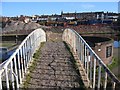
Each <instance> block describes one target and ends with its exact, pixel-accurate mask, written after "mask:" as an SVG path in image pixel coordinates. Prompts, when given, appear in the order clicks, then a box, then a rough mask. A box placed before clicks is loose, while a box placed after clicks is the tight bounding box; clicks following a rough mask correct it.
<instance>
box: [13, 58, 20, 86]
mask: <svg viewBox="0 0 120 90" xmlns="http://www.w3.org/2000/svg"><path fill="white" fill-rule="evenodd" d="M14 65H15V78H16V85H17V88H19V83H18V71H17V63H16V57H14Z"/></svg>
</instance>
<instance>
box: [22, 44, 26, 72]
mask: <svg viewBox="0 0 120 90" xmlns="http://www.w3.org/2000/svg"><path fill="white" fill-rule="evenodd" d="M25 57H26V56H25V44H24V45H23V60H24V68H25V73H26V58H25Z"/></svg>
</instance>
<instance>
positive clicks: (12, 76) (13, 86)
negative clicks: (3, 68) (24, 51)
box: [10, 61, 15, 89]
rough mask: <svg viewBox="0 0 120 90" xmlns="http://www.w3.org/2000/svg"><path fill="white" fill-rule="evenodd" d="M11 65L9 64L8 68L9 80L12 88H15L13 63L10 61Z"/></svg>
mask: <svg viewBox="0 0 120 90" xmlns="http://www.w3.org/2000/svg"><path fill="white" fill-rule="evenodd" d="M10 64H11V66H10V70H11V81H12V88H13V89H15V84H14V75H13V73H14V72H13V63H12V61H11V63H10Z"/></svg>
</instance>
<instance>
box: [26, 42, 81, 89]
mask: <svg viewBox="0 0 120 90" xmlns="http://www.w3.org/2000/svg"><path fill="white" fill-rule="evenodd" d="M79 82H80V77H79V75H78V74H77V72H76V70H75V68H74V65H73V63H72V56H71V54H70V53H69V51H68V50H67V48H66V46H65V44H64V43H63V42H62V41H59V42H52V41H48V42H46V43H45V45H44V46H43V47H42V48H41V54H40V58H39V60H38V61H37V65H36V68H35V69H34V70H33V71H32V72H31V80H30V82H29V85H28V86H29V87H28V88H47V89H49V88H55V90H56V89H57V90H58V89H60V90H61V89H63V90H64V89H65V88H66V89H68V90H70V89H71V88H79V87H80V84H79Z"/></svg>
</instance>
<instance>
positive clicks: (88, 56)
mask: <svg viewBox="0 0 120 90" xmlns="http://www.w3.org/2000/svg"><path fill="white" fill-rule="evenodd" d="M87 58H88V59H87V79H88V80H89V62H90V55H89V51H88V52H87Z"/></svg>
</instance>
